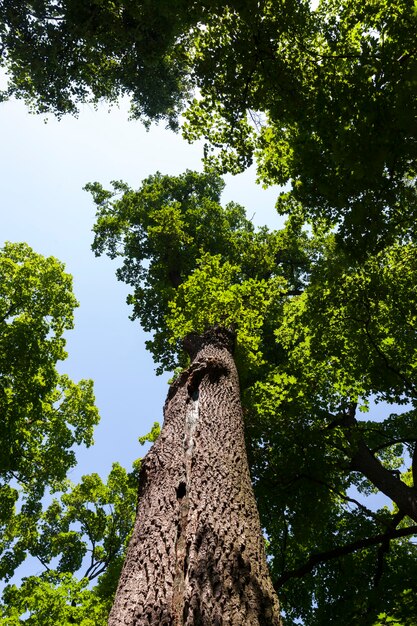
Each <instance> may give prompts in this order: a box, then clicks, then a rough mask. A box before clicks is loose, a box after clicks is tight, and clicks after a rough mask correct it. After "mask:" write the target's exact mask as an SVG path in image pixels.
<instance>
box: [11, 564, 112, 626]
mask: <svg viewBox="0 0 417 626" xmlns="http://www.w3.org/2000/svg"><path fill="white" fill-rule="evenodd" d="M4 602H5V604H4V605H2V606H0V624H1V625H2V626H20V625H21V624H27V626H56V624H62V626H70V625H71V624H79V626H105V625H106V624H107V616H108V612H109V608H110V607H109V604H108V603H105V602H103V601H102V600H101V598H100V597H99V596H98V595H97V594H96V592H95V590H91V589H89V588H88V579H86V578H85V579H83V580H81V581H79V580H77V579H76V578H74V576H72V575H71V574H57V573H55V572H48V573H46V574H42V575H41V576H30V577H29V578H26V579H25V580H24V581H23V583H22V585H21V586H20V587H17V586H16V585H12V586H10V587H8V588H7V589H6V591H5V592H4Z"/></svg>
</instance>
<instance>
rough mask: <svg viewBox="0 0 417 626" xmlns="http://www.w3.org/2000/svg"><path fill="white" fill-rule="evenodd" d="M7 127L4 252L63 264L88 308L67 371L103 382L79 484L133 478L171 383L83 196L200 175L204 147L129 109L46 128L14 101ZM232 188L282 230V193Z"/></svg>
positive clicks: (0, 215)
mask: <svg viewBox="0 0 417 626" xmlns="http://www.w3.org/2000/svg"><path fill="white" fill-rule="evenodd" d="M0 119H1V136H2V143H3V150H2V151H1V153H0V172H1V174H0V175H1V190H2V194H1V197H2V206H1V210H0V245H3V243H4V241H13V242H18V241H25V242H27V243H28V244H29V245H30V246H31V247H32V248H33V249H34V250H35V251H36V252H39V253H41V254H44V255H46V256H49V255H53V256H55V257H57V258H59V259H60V260H61V261H63V262H64V263H65V265H66V269H67V271H68V272H69V273H71V274H72V275H73V277H74V291H75V294H76V296H77V298H78V300H79V302H80V307H79V308H78V309H77V311H76V316H75V329H74V330H73V331H71V332H70V333H68V335H67V350H68V353H69V357H68V359H67V360H66V361H65V362H64V363H63V364H62V366H61V369H62V371H63V372H66V373H68V374H69V375H70V376H71V378H72V379H73V380H76V381H78V380H79V379H81V378H92V379H93V380H94V382H95V392H96V399H97V406H98V407H99V410H100V414H101V423H100V425H99V426H98V428H97V430H96V434H95V442H96V443H95V445H94V447H93V448H90V449H89V450H79V452H78V455H77V457H78V460H79V463H78V466H77V468H76V469H75V470H73V471H72V473H71V476H70V477H71V478H72V480H74V481H77V480H78V478H79V477H80V476H81V475H82V474H86V473H91V472H98V473H100V474H101V475H102V476H106V475H107V473H108V471H109V469H110V467H111V463H112V462H113V461H119V462H120V463H121V464H122V465H124V466H125V467H127V468H129V467H130V465H131V462H132V461H133V460H134V459H135V458H137V457H138V456H141V455H143V453H144V450H143V448H141V447H140V446H139V444H138V441H137V439H138V436H140V435H143V434H145V433H146V432H148V431H149V430H150V428H151V426H152V424H153V422H154V421H160V422H161V421H162V407H163V404H164V401H165V396H166V393H167V391H168V386H167V379H168V376H162V377H161V376H160V377H157V376H156V375H155V372H154V369H155V366H154V364H153V362H152V359H151V357H150V356H149V355H148V354H147V353H146V351H145V348H144V338H145V337H144V334H143V333H142V331H141V329H140V327H139V324H138V323H133V322H131V321H130V320H129V319H128V315H129V308H128V306H127V305H126V302H125V300H126V295H127V293H128V290H127V287H125V286H124V285H123V284H121V283H118V281H117V280H116V278H115V275H114V272H115V269H116V265H115V263H112V262H111V261H110V260H108V259H107V258H104V257H103V258H99V259H96V258H95V257H94V255H93V253H92V252H91V249H90V246H91V242H92V233H91V228H92V225H93V223H94V213H95V209H94V205H93V203H92V200H91V197H90V195H89V194H87V193H86V192H84V191H83V190H82V188H83V186H84V185H85V184H86V183H87V182H89V181H99V182H101V183H103V184H104V185H106V184H108V183H109V182H110V180H114V179H123V180H125V181H126V182H127V183H129V184H130V185H131V186H133V187H138V186H139V185H140V182H141V181H142V179H143V178H145V177H146V176H148V175H149V174H153V173H154V172H156V171H157V170H159V171H161V172H162V173H164V174H180V173H181V172H183V171H184V170H185V169H187V168H188V169H196V170H201V169H202V163H201V156H202V146H201V145H200V144H194V145H189V144H187V143H186V142H185V141H184V140H183V139H182V138H181V137H180V136H177V135H174V134H173V133H172V132H170V131H167V130H165V129H164V128H163V127H153V128H151V130H150V131H149V132H146V130H145V129H144V128H143V126H142V125H141V124H140V123H139V122H133V121H131V122H129V121H128V105H127V103H122V105H121V106H120V108H113V109H112V110H111V111H110V112H109V111H108V107H107V106H106V105H103V106H102V107H101V108H99V110H97V111H95V110H94V109H93V108H92V107H89V106H85V107H84V108H83V109H82V111H81V113H80V116H79V118H78V119H75V118H72V117H66V118H64V119H62V120H61V121H58V120H56V119H55V118H53V117H49V119H48V122H47V123H45V118H44V117H42V116H36V115H30V114H29V113H28V111H27V109H26V107H25V106H24V104H23V103H21V102H15V101H10V102H6V103H2V104H0ZM226 181H227V186H226V190H225V192H224V195H223V200H224V202H226V201H229V200H234V201H236V202H239V203H240V204H242V205H244V206H245V207H246V208H247V213H248V216H249V217H252V216H254V222H255V223H256V224H257V225H262V224H268V225H269V226H271V227H278V226H279V224H280V223H282V221H281V220H280V218H278V216H277V215H276V213H275V210H274V204H275V200H276V196H277V193H278V190H277V189H276V188H275V189H268V190H263V189H262V188H261V187H260V186H259V185H256V184H255V172H254V171H253V170H250V171H248V172H246V173H245V174H243V175H240V176H237V177H234V178H233V177H230V176H229V177H226Z"/></svg>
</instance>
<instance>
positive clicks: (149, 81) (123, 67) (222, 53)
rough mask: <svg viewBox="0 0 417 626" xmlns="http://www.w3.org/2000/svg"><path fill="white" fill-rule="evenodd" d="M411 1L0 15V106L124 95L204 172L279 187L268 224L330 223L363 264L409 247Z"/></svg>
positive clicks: (100, 7)
mask: <svg viewBox="0 0 417 626" xmlns="http://www.w3.org/2000/svg"><path fill="white" fill-rule="evenodd" d="M416 31H417V10H416V5H415V2H414V0H395V1H392V0H390V1H389V2H388V1H387V0H384V1H380V2H374V1H372V2H370V1H368V0H353V1H352V0H321V2H319V4H318V6H317V8H315V9H312V7H311V6H310V2H309V0H288V1H286V2H282V1H281V0H265V1H264V2H258V1H257V0H233V1H231V2H226V1H225V0H203V1H199V2H194V1H193V2H190V1H188V0H187V1H185V0H180V1H178V2H175V4H173V3H172V2H169V1H168V0H158V1H157V2H152V3H149V2H144V1H143V2H130V1H127V0H117V1H116V2H108V1H107V0H88V1H87V2H85V1H84V2H81V3H80V2H79V0H65V2H63V1H60V2H56V1H53V0H42V1H41V2H30V3H29V2H22V1H21V0H7V2H3V4H2V7H1V10H0V50H1V63H2V65H3V66H4V68H5V69H6V71H7V73H8V77H9V85H8V87H7V88H6V90H5V91H4V92H3V98H6V97H10V96H12V95H14V96H17V97H21V98H24V99H25V100H26V101H27V102H28V103H29V104H30V105H31V106H32V107H33V108H34V109H35V110H38V111H52V112H55V113H57V114H58V115H62V114H63V113H66V112H72V113H74V112H76V111H77V107H78V105H79V103H81V102H85V101H93V102H98V101H99V100H101V99H103V98H104V99H106V100H108V101H110V102H112V101H115V100H116V99H117V98H118V97H120V96H123V95H128V96H129V97H130V98H131V101H132V114H133V115H134V116H136V117H141V118H142V119H144V120H145V122H148V123H149V122H150V121H152V120H156V121H158V120H160V119H165V120H166V121H167V122H168V124H169V125H170V126H171V127H173V128H174V127H176V126H177V125H178V124H179V123H182V122H181V118H180V114H181V112H183V113H184V116H185V117H184V119H183V123H182V126H183V132H184V135H185V137H186V138H187V139H189V140H191V141H193V140H195V139H197V138H199V137H203V138H205V140H206V160H207V162H208V163H210V164H211V165H215V166H216V167H218V168H220V169H221V170H222V171H230V172H236V171H241V170H242V169H244V168H246V167H247V166H248V165H249V164H250V163H251V162H252V160H253V158H256V160H257V163H258V173H259V179H260V181H261V182H262V183H264V184H267V185H268V184H271V183H274V184H276V183H279V184H281V185H284V184H287V183H290V184H291V190H290V191H286V192H284V193H283V194H282V196H281V198H280V201H279V203H278V207H279V210H280V211H283V212H292V211H293V210H294V206H297V203H299V202H301V203H302V205H303V210H304V212H305V215H306V217H307V218H308V219H310V220H313V221H316V219H317V218H318V217H319V218H320V219H322V218H325V219H326V220H327V221H328V223H329V224H338V225H339V227H340V233H339V236H340V237H341V239H342V240H343V241H344V242H345V243H346V244H348V245H349V244H352V243H353V244H354V247H355V250H356V251H357V250H358V246H360V247H361V248H362V247H363V246H366V247H367V248H368V247H369V249H371V248H372V247H373V246H375V245H379V244H380V243H381V240H383V241H385V240H386V239H388V240H389V242H392V241H393V237H395V236H396V234H397V231H398V227H399V226H401V227H403V226H404V225H406V226H407V228H408V230H409V231H410V233H412V234H415V223H416V194H415V177H416V166H415V163H416V157H417V152H416V150H417V148H416V142H415V135H416V132H417V126H416V124H417V122H416V120H417V110H416V106H417V104H416V102H417V101H416V98H415V94H416V85H417V55H416V49H415V37H416Z"/></svg>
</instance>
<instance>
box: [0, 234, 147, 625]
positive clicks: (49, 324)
mask: <svg viewBox="0 0 417 626" xmlns="http://www.w3.org/2000/svg"><path fill="white" fill-rule="evenodd" d="M0 275H1V286H0V355H1V356H0V359H1V360H0V394H1V395H0V402H1V415H2V420H1V426H0V428H1V440H2V454H1V468H0V502H1V506H0V578H1V579H2V580H5V581H10V579H11V578H12V577H13V574H14V572H15V570H16V568H17V567H18V566H19V565H20V564H22V563H23V562H24V561H25V560H26V559H27V560H28V561H30V559H32V561H33V559H36V562H37V564H38V567H39V563H40V564H41V565H42V567H43V569H44V572H43V573H42V574H41V575H39V576H29V577H27V578H25V579H23V581H22V583H21V585H20V587H19V586H17V585H16V584H12V585H9V586H7V587H6V588H5V590H4V593H3V602H4V604H2V605H0V623H1V624H4V626H6V625H8V626H10V625H11V624H16V625H17V624H22V623H27V624H42V626H46V624H57V623H60V624H70V623H80V620H84V621H83V622H82V623H83V624H85V625H86V626H87V624H91V626H93V625H94V626H98V624H105V623H106V621H107V615H108V612H109V609H110V606H111V601H112V597H113V595H114V591H115V587H116V584H117V580H118V577H119V574H120V568H121V564H122V560H123V555H124V551H125V548H126V544H127V540H128V538H129V536H130V534H131V528H132V524H133V521H134V515H135V505H136V493H137V479H138V470H139V466H140V462H137V463H136V464H135V466H134V468H133V471H132V472H130V473H127V472H126V471H125V470H124V469H123V468H122V467H121V466H120V465H119V464H117V463H116V464H114V465H113V468H112V471H111V472H110V474H109V477H108V479H107V482H106V483H104V482H103V481H102V480H101V478H100V477H99V476H98V475H97V474H91V475H89V476H83V478H82V480H81V482H80V484H79V485H72V484H71V483H70V481H69V480H68V479H67V474H68V472H69V470H70V469H72V468H73V467H74V466H75V464H76V457H75V446H77V445H80V444H84V445H86V446H90V445H91V444H92V443H93V429H94V426H95V425H96V424H97V423H98V420H99V415H98V411H97V408H96V406H95V400H94V394H93V384H92V382H91V381H85V380H84V381H81V382H79V383H78V384H75V383H74V382H72V381H71V380H70V379H69V378H68V376H66V375H64V374H60V373H59V372H58V369H57V364H58V362H59V361H62V360H64V359H65V358H66V356H67V355H66V352H65V339H64V337H63V335H64V332H65V331H66V330H69V329H71V328H72V326H73V311H74V308H75V307H76V306H78V304H77V301H76V299H75V297H74V295H73V292H72V278H71V276H70V275H69V274H67V273H65V271H64V266H63V264H62V263H60V262H59V261H58V260H57V259H55V258H53V257H48V258H45V257H43V256H41V255H40V254H37V253H35V252H34V251H33V250H32V249H31V248H30V247H29V246H28V245H26V244H12V243H6V244H5V245H4V247H3V248H2V249H1V250H0ZM154 436H155V435H154V433H151V434H150V435H148V436H145V437H144V438H142V442H144V441H145V440H152V439H153V438H154ZM51 494H52V495H54V498H53V499H51ZM80 571H81V572H82V574H81V575H79V572H80ZM77 574H78V577H77ZM97 578H98V584H97V585H96V587H94V588H93V589H92V588H91V586H89V585H90V583H91V581H93V580H95V579H97ZM27 612H29V616H30V617H29V618H27V619H26V618H24V617H23V616H25V614H27ZM22 619H24V621H22ZM74 620H75V622H74Z"/></svg>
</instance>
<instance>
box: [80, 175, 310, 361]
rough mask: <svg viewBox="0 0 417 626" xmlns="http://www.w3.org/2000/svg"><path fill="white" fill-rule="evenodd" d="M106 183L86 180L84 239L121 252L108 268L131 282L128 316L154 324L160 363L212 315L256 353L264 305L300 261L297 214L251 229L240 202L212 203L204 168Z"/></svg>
mask: <svg viewBox="0 0 417 626" xmlns="http://www.w3.org/2000/svg"><path fill="white" fill-rule="evenodd" d="M113 184H114V192H111V191H106V190H104V189H103V188H102V187H101V185H99V184H98V183H94V184H89V185H87V187H86V188H87V190H89V191H91V192H92V194H93V197H94V200H95V202H96V204H97V206H98V210H97V223H96V225H95V227H94V232H95V239H94V244H93V249H94V250H95V252H96V254H102V253H104V252H107V254H108V255H109V256H110V257H111V258H118V257H122V259H123V265H122V266H121V267H120V268H119V269H118V270H117V276H118V278H119V279H120V280H123V281H124V282H126V283H127V284H129V285H131V286H132V287H133V289H134V291H133V293H132V294H131V295H130V296H129V298H128V302H129V303H130V304H131V305H133V315H132V319H139V320H140V322H141V325H142V327H143V328H144V329H145V330H146V331H152V332H153V333H154V335H153V339H152V340H150V341H148V342H147V347H148V349H150V350H151V352H152V354H153V355H154V358H155V360H156V361H159V362H160V363H161V367H160V368H159V371H161V370H162V368H165V369H174V368H175V367H176V366H177V365H178V363H179V364H180V365H182V364H184V363H185V361H184V354H183V353H182V349H181V342H180V340H181V339H183V338H184V337H185V335H187V334H188V333H190V332H201V331H202V330H203V329H204V328H208V327H210V326H212V325H213V324H223V325H224V324H226V325H227V324H229V325H235V326H236V327H237V333H238V335H237V336H238V341H239V346H240V349H241V352H242V357H243V358H244V359H246V358H248V359H249V362H248V364H249V365H250V363H251V362H253V364H256V363H259V362H260V361H261V360H262V358H261V356H260V354H259V349H260V348H259V345H260V342H261V334H262V333H261V328H262V326H263V325H264V323H265V318H266V314H267V311H269V309H271V307H272V308H273V309H275V308H276V307H277V306H279V304H278V302H277V296H278V295H279V294H280V293H281V292H282V293H285V292H286V290H288V289H298V288H300V285H301V284H302V280H303V277H302V274H303V272H304V271H305V270H306V268H307V264H308V258H307V255H306V252H305V251H304V249H303V247H304V246H305V245H306V242H307V237H306V236H305V235H303V234H302V233H301V228H300V226H299V224H297V222H296V220H294V221H293V222H291V223H290V224H289V225H288V227H287V229H285V230H283V231H280V232H277V233H269V232H268V230H267V229H266V228H262V229H260V230H258V231H255V229H254V227H253V225H252V224H251V222H250V221H249V220H247V218H246V217H245V211H244V209H243V208H242V207H241V206H239V205H237V204H235V203H229V204H227V205H226V206H225V207H224V208H223V207H222V206H221V205H220V194H221V191H222V189H223V186H224V183H223V181H222V179H221V178H220V177H219V176H218V175H216V174H213V173H206V174H198V173H196V172H190V171H188V172H186V173H185V174H183V175H181V176H178V177H173V176H172V177H171V176H162V175H161V174H156V175H154V176H150V177H149V178H147V179H146V180H145V181H143V183H142V186H141V188H140V189H139V190H138V191H132V190H131V189H129V188H128V187H127V185H125V184H124V183H120V182H118V183H113ZM116 193H119V194H121V196H120V197H119V198H117V197H115V194H116Z"/></svg>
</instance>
